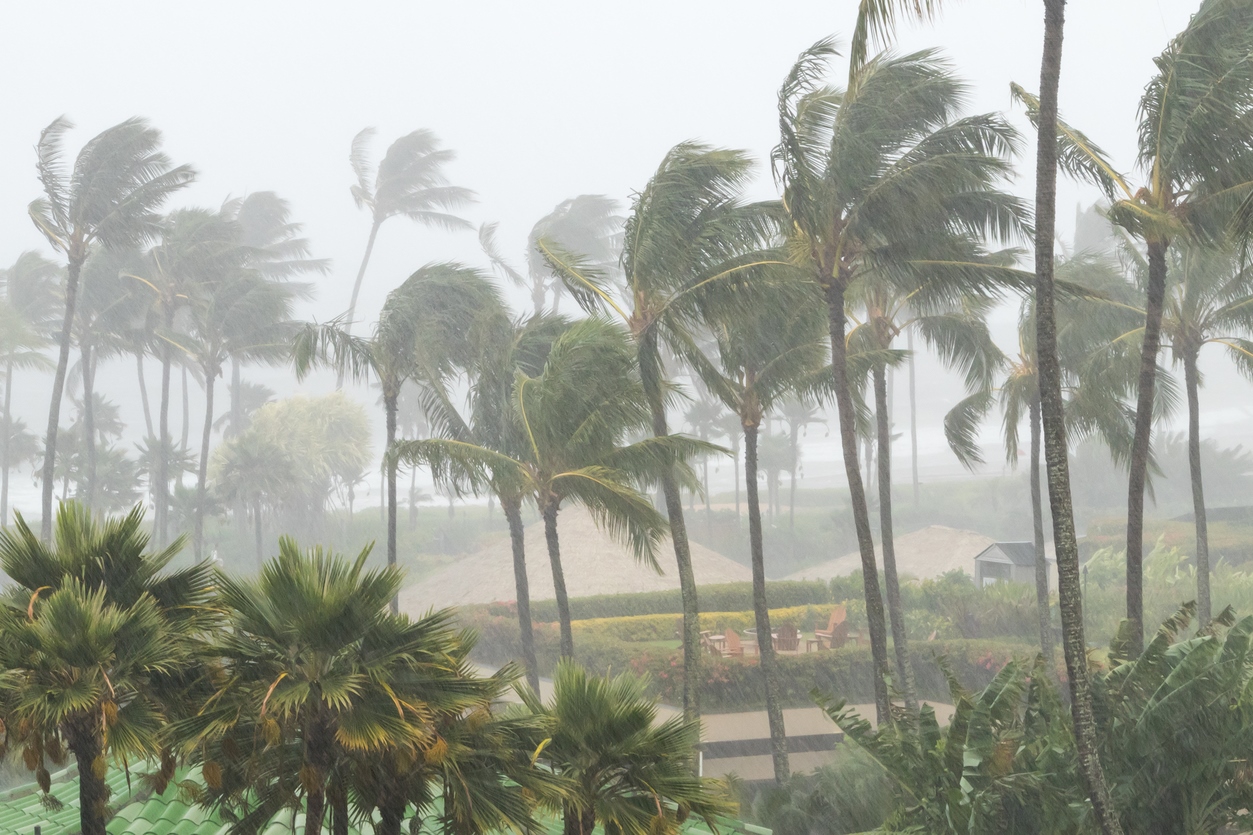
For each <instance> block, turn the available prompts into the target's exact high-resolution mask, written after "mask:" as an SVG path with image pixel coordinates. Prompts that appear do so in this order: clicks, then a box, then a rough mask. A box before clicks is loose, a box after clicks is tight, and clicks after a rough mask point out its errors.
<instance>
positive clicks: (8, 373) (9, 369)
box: [0, 362, 13, 527]
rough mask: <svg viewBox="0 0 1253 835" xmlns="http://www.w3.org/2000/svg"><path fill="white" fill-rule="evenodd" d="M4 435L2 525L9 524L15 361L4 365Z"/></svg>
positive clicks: (1, 449) (0, 484)
mask: <svg viewBox="0 0 1253 835" xmlns="http://www.w3.org/2000/svg"><path fill="white" fill-rule="evenodd" d="M3 428H4V437H3V438H0V468H2V469H0V527H3V526H5V525H7V524H9V468H10V467H12V466H13V464H12V462H11V461H10V458H9V456H10V454H11V453H12V449H11V447H10V444H11V443H12V440H13V363H12V362H9V363H7V364H6V365H5V367H4V425H3Z"/></svg>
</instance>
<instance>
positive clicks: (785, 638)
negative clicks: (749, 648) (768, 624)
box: [774, 623, 801, 652]
mask: <svg viewBox="0 0 1253 835" xmlns="http://www.w3.org/2000/svg"><path fill="white" fill-rule="evenodd" d="M778 633H779V634H778V635H777V636H776V637H775V639H774V651H775V652H800V651H801V633H800V632H798V631H797V630H796V626H795V625H794V624H791V623H785V624H783V625H782V626H780V627H779V630H778Z"/></svg>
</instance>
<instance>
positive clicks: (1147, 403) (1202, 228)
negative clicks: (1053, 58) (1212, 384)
mask: <svg viewBox="0 0 1253 835" xmlns="http://www.w3.org/2000/svg"><path fill="white" fill-rule="evenodd" d="M1058 14H1059V15H1060V12H1058ZM1250 54H1253V9H1250V8H1249V7H1248V5H1247V4H1246V3H1242V2H1239V0H1205V2H1203V3H1201V6H1200V8H1199V9H1198V10H1197V12H1196V14H1194V15H1193V16H1192V18H1191V19H1190V20H1189V22H1188V26H1187V27H1186V28H1185V29H1184V30H1183V31H1182V32H1180V33H1179V34H1178V35H1176V36H1175V37H1174V38H1173V39H1172V40H1171V42H1170V44H1169V45H1168V46H1167V47H1166V49H1165V50H1164V51H1163V52H1162V54H1161V55H1159V56H1158V57H1157V58H1156V59H1154V64H1155V65H1156V67H1157V73H1156V74H1155V75H1154V76H1153V78H1152V79H1151V80H1150V81H1149V83H1148V85H1147V86H1146V88H1145V92H1144V95H1143V96H1142V97H1141V99H1140V109H1139V118H1140V123H1139V130H1138V134H1139V136H1138V145H1139V153H1138V155H1137V163H1138V165H1139V167H1140V169H1141V170H1142V171H1143V174H1144V185H1143V186H1142V187H1140V188H1135V187H1134V186H1133V185H1132V184H1131V183H1130V182H1129V181H1128V180H1127V179H1125V178H1124V177H1123V176H1122V175H1121V174H1119V173H1118V171H1117V169H1116V168H1115V167H1114V165H1113V164H1112V163H1110V162H1109V161H1108V160H1107V159H1106V156H1105V154H1104V152H1103V151H1102V150H1101V149H1100V148H1099V147H1098V146H1097V145H1096V144H1095V143H1093V142H1092V141H1091V140H1090V139H1089V138H1088V137H1087V136H1086V135H1084V134H1083V133H1082V132H1080V131H1078V130H1076V129H1074V128H1072V127H1070V126H1068V125H1065V124H1062V125H1060V126H1059V140H1058V141H1059V145H1058V148H1057V149H1056V152H1057V154H1058V164H1059V165H1060V166H1061V167H1062V168H1063V170H1065V171H1066V172H1067V173H1068V174H1070V175H1072V176H1074V177H1077V178H1079V179H1083V180H1087V181H1089V182H1092V183H1094V184H1096V185H1097V186H1099V187H1100V188H1101V189H1102V190H1103V191H1104V192H1105V194H1106V196H1107V197H1108V198H1109V199H1110V200H1111V201H1112V205H1111V206H1110V208H1109V211H1108V214H1109V218H1110V220H1112V221H1113V222H1114V223H1115V224H1117V225H1118V226H1121V227H1122V228H1123V229H1125V230H1126V231H1127V232H1128V233H1130V234H1131V235H1133V236H1134V237H1135V238H1137V239H1139V240H1141V241H1143V243H1144V246H1145V250H1146V253H1145V255H1146V260H1147V274H1148V275H1147V282H1146V285H1147V286H1146V293H1145V307H1144V310H1145V317H1144V330H1143V339H1142V343H1141V354H1140V381H1139V388H1138V395H1137V401H1136V422H1135V435H1134V439H1133V440H1134V446H1133V448H1132V454H1131V460H1130V475H1129V478H1128V497H1127V617H1128V618H1130V619H1131V621H1132V623H1133V624H1140V638H1139V640H1138V643H1136V645H1137V646H1142V645H1143V643H1144V638H1143V610H1144V601H1143V596H1144V593H1143V576H1142V569H1141V566H1142V563H1143V554H1144V541H1143V540H1144V490H1145V480H1146V478H1147V475H1148V468H1149V450H1150V441H1151V433H1152V419H1153V404H1154V397H1153V391H1154V387H1155V385H1156V384H1157V354H1158V350H1159V348H1160V342H1161V324H1162V313H1163V304H1164V301H1165V297H1166V282H1167V278H1168V266H1169V258H1168V252H1169V250H1170V248H1171V247H1172V245H1174V244H1194V243H1201V244H1209V243H1213V242H1217V241H1220V240H1221V239H1222V238H1224V237H1225V236H1226V234H1227V232H1228V230H1229V229H1230V227H1231V224H1232V223H1233V221H1234V220H1235V216H1236V213H1237V211H1238V209H1239V206H1240V204H1241V202H1243V201H1246V200H1249V199H1253V131H1250V130H1249V119H1250V115H1251V114H1253V60H1251V59H1250V57H1249V56H1250ZM1014 92H1015V95H1017V96H1018V98H1020V99H1021V100H1023V101H1024V102H1025V103H1026V104H1027V106H1028V113H1029V114H1032V115H1033V117H1034V116H1035V114H1036V112H1037V110H1038V109H1039V108H1038V104H1037V103H1036V101H1035V99H1034V98H1032V97H1031V96H1030V95H1028V94H1026V93H1025V92H1023V91H1022V90H1021V88H1015V90H1014ZM1133 639H1134V635H1133ZM1133 642H1134V641H1133Z"/></svg>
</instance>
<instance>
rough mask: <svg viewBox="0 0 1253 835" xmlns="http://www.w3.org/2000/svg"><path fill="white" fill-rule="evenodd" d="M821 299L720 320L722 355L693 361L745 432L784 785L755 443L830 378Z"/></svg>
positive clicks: (763, 645) (759, 619)
mask: <svg viewBox="0 0 1253 835" xmlns="http://www.w3.org/2000/svg"><path fill="white" fill-rule="evenodd" d="M780 289H781V288H780ZM820 301H821V300H820V298H819V297H818V295H817V293H816V292H814V287H813V285H812V284H799V286H798V287H797V288H796V289H794V290H792V291H791V292H779V291H778V289H776V293H775V294H774V303H773V304H771V305H768V306H767V305H758V306H757V308H756V309H757V313H756V314H755V315H753V316H751V317H749V316H736V317H734V318H730V319H726V320H722V321H717V320H715V323H714V324H713V332H714V336H715V339H716V343H717V356H716V357H715V358H714V359H712V360H708V361H705V360H704V359H703V358H702V357H696V356H693V357H692V358H691V361H692V362H693V364H694V367H695V369H696V372H697V374H699V375H700V378H701V382H702V383H703V384H704V385H705V387H706V388H708V390H709V391H710V392H711V393H712V394H714V395H715V396H717V397H718V398H719V399H720V400H721V401H722V402H723V404H725V405H726V407H727V408H728V409H730V410H731V411H732V412H733V413H734V414H735V415H736V416H737V417H738V418H739V420H740V432H741V433H743V436H744V486H745V489H746V493H747V497H748V538H749V550H750V553H751V555H752V571H753V612H754V617H755V623H756V626H757V653H758V656H759V657H760V659H761V669H762V675H763V678H764V680H765V684H766V716H767V718H768V719H769V724H770V746H771V757H772V760H773V765H774V779H775V782H777V783H779V784H780V785H781V784H783V783H784V782H786V781H787V778H788V775H789V772H790V769H789V766H788V755H787V732H786V731H785V730H784V725H783V708H782V705H781V704H780V703H779V693H778V683H777V673H776V669H777V664H778V661H777V658H776V656H775V649H774V638H773V635H772V632H771V628H770V607H769V604H768V601H767V600H766V568H765V549H764V545H763V541H762V526H761V504H760V502H759V501H758V498H757V480H758V479H757V465H758V454H757V442H758V434H759V430H760V428H761V424H762V421H763V420H765V418H766V417H767V416H768V415H769V414H770V413H771V411H772V410H773V409H774V408H775V407H776V406H777V405H779V403H780V402H781V401H782V400H783V399H784V398H785V397H787V396H788V395H794V394H797V393H803V392H805V391H806V389H808V388H812V387H813V386H815V385H816V384H817V383H818V381H819V380H821V379H822V378H823V376H824V372H825V370H826V359H827V357H826V355H827V349H826V345H825V339H826V335H825V323H824V321H823V317H822V315H821V313H820V312H819V311H821V309H822V308H821V305H820Z"/></svg>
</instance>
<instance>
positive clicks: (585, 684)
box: [519, 661, 729, 835]
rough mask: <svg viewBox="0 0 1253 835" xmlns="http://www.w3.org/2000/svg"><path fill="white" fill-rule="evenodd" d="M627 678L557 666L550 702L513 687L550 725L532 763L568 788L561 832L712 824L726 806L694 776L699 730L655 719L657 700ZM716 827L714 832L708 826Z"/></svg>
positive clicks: (626, 833)
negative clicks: (695, 820)
mask: <svg viewBox="0 0 1253 835" xmlns="http://www.w3.org/2000/svg"><path fill="white" fill-rule="evenodd" d="M645 684H646V682H644V681H643V680H641V679H638V678H636V677H635V676H633V675H631V674H629V673H622V674H619V675H617V676H614V677H613V678H609V677H607V676H606V677H604V678H600V677H598V676H589V675H588V674H587V672H586V671H585V670H583V668H582V667H579V666H578V665H576V664H574V663H572V662H570V661H563V662H562V663H561V664H560V665H559V666H558V668H557V672H556V674H555V675H554V677H553V696H552V699H551V700H550V701H549V702H548V703H547V704H544V703H542V702H541V701H540V699H539V696H538V695H537V694H536V693H535V692H534V691H528V690H520V691H519V693H520V695H521V696H522V699H523V701H524V703H525V705H526V709H527V710H528V711H530V712H531V713H532V714H535V715H536V716H539V717H542V718H544V719H546V720H548V722H549V723H551V731H550V733H551V738H550V741H549V742H548V744H547V745H546V746H543V747H542V750H540V752H539V762H540V763H542V764H543V765H544V766H545V767H546V768H548V769H550V770H551V771H552V772H554V773H555V774H556V775H557V776H559V777H561V778H563V779H564V780H566V781H568V782H569V783H570V784H571V790H570V794H569V797H568V799H566V800H565V802H564V803H563V804H562V805H563V810H562V811H563V818H564V826H563V829H562V831H563V835H592V831H593V829H594V828H595V827H596V826H597V825H600V826H602V827H603V828H604V830H605V831H606V832H620V833H622V834H623V835H648V833H653V832H667V831H672V830H674V829H675V828H676V827H677V826H678V825H679V824H680V823H681V822H682V821H683V820H684V818H685V817H686V816H687V815H689V814H692V815H698V816H700V817H702V818H704V819H705V820H706V821H707V823H708V824H709V825H710V826H711V827H714V819H715V818H716V817H717V816H720V815H723V814H726V813H727V812H728V811H729V808H728V806H727V804H726V802H725V801H723V800H722V799H721V798H720V793H719V792H718V791H717V790H716V789H715V787H714V786H713V784H712V783H711V781H709V780H707V779H704V778H701V777H697V776H695V763H694V762H693V761H692V752H693V751H694V750H695V748H696V744H697V743H698V742H699V741H700V726H699V724H698V723H697V722H695V721H693V720H690V719H686V718H684V717H678V716H676V717H674V718H673V719H668V720H666V721H665V722H660V723H659V722H658V720H657V703H656V702H655V701H654V700H652V699H650V698H648V696H647V695H646V694H645V689H644V688H645ZM715 828H716V827H715Z"/></svg>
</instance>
